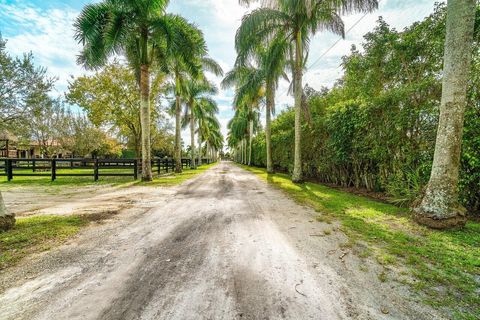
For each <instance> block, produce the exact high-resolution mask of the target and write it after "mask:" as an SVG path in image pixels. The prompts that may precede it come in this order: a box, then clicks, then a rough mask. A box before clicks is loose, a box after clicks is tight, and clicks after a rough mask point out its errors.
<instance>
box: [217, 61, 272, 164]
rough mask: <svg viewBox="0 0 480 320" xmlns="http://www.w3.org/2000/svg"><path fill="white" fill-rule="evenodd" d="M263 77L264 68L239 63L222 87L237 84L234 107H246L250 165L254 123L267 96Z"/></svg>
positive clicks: (249, 161) (248, 162)
mask: <svg viewBox="0 0 480 320" xmlns="http://www.w3.org/2000/svg"><path fill="white" fill-rule="evenodd" d="M262 77H263V74H262V70H260V69H257V68H255V67H253V66H251V65H248V66H244V65H241V63H237V64H236V66H235V67H234V68H233V70H231V71H230V72H228V73H227V75H226V76H225V78H224V79H223V81H222V87H224V88H228V87H232V86H235V97H234V100H233V105H234V109H245V110H246V112H247V113H246V114H247V118H248V132H249V134H248V136H249V151H248V161H247V164H248V165H250V164H251V159H252V142H253V134H254V129H255V128H256V127H255V125H254V123H255V122H257V123H258V112H257V110H258V109H259V108H260V105H261V103H262V100H263V97H264V96H265V88H264V86H263V82H262Z"/></svg>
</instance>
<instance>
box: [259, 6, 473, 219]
mask: <svg viewBox="0 0 480 320" xmlns="http://www.w3.org/2000/svg"><path fill="white" fill-rule="evenodd" d="M479 12H480V9H479ZM444 38H445V6H444V5H442V4H439V5H437V7H436V9H435V12H434V13H433V14H432V15H431V16H429V17H427V18H426V19H425V20H424V21H422V22H418V23H415V24H413V25H412V26H410V27H408V28H406V29H405V30H404V31H402V32H398V31H396V30H394V29H391V28H390V27H389V26H388V25H387V24H386V23H385V22H384V21H383V20H382V19H380V20H379V22H378V24H377V27H376V28H375V29H374V31H372V32H371V33H368V34H367V35H366V36H365V43H364V45H363V47H364V51H363V52H362V53H360V51H358V50H357V49H356V48H355V47H353V48H352V51H351V54H350V55H349V56H347V57H344V58H343V67H344V70H345V73H344V76H343V78H342V79H341V80H339V81H338V82H337V83H336V85H335V86H334V87H333V88H332V89H330V90H322V91H321V92H312V90H311V89H309V90H310V92H309V94H308V96H309V98H308V104H309V107H310V114H311V124H304V125H303V127H302V131H303V132H302V136H303V137H304V140H303V142H302V143H303V145H302V158H303V170H304V172H305V174H306V175H307V177H310V178H313V179H317V180H319V181H322V182H326V183H334V184H338V185H341V186H345V187H357V188H366V189H368V190H373V191H384V192H386V193H388V194H389V195H391V196H392V198H394V200H395V201H397V202H398V203H401V204H410V203H411V202H412V201H414V200H415V199H416V198H417V197H418V196H419V194H420V193H421V192H422V190H423V188H424V186H425V185H426V183H427V182H428V179H429V174H430V169H431V162H432V159H433V151H434V145H435V137H436V130H437V123H438V106H439V104H440V97H441V71H442V61H443V44H444ZM473 61H474V62H473V64H472V77H471V82H470V87H469V90H468V107H467V114H466V122H465V131H464V138H463V153H462V168H461V182H460V196H461V199H462V200H463V204H464V205H465V206H466V207H467V208H468V209H469V210H470V211H472V212H476V211H479V210H480V153H479V152H478V150H480V139H479V137H480V103H479V101H480V99H479V96H480V77H479V74H480V63H479V61H480V51H479V49H478V46H475V54H474V60H473ZM380 62H381V63H380ZM305 91H308V90H305ZM293 127H294V114H293V111H292V110H287V111H285V112H283V113H281V114H280V115H279V116H278V117H277V119H275V121H274V122H273V124H272V142H273V159H274V164H275V166H276V167H277V168H278V169H280V170H286V171H287V170H288V171H292V165H293V145H294V129H293ZM263 144H264V137H263V135H259V136H258V137H257V138H256V140H255V142H254V146H255V147H254V154H255V156H254V159H255V164H256V165H261V166H263V165H264V163H265V156H264V154H265V151H264V149H263V148H262V147H261V146H263Z"/></svg>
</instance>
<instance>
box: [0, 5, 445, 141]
mask: <svg viewBox="0 0 480 320" xmlns="http://www.w3.org/2000/svg"><path fill="white" fill-rule="evenodd" d="M90 2H93V0H0V32H1V33H2V36H3V38H5V39H7V40H8V43H7V50H8V51H9V52H10V53H11V54H12V55H21V54H22V53H23V52H29V51H31V52H33V54H34V56H35V62H36V64H38V65H41V66H44V67H47V68H48V72H49V73H50V74H51V75H52V76H55V77H57V78H58V81H57V85H56V92H55V94H57V95H63V92H64V91H65V90H66V87H67V81H68V80H69V79H70V77H71V76H78V75H81V74H82V73H84V70H82V68H81V67H80V66H78V65H76V63H75V59H76V55H77V54H78V52H79V51H80V47H79V45H78V44H77V43H76V42H75V40H74V39H73V27H72V24H73V21H74V20H75V19H76V17H77V16H78V14H79V13H80V11H81V9H82V7H83V6H84V5H85V4H87V3H90ZM435 2H437V0H380V8H379V10H377V11H375V12H374V13H371V14H368V15H366V16H364V15H363V14H357V15H350V16H346V17H344V20H345V25H346V29H347V30H348V29H350V28H351V31H350V32H349V33H348V34H347V36H346V39H345V40H341V41H339V42H338V43H337V44H336V45H335V46H333V47H332V45H333V44H335V43H336V42H337V41H338V40H339V38H338V36H335V35H332V34H328V33H324V34H319V35H316V36H315V38H314V39H313V41H312V43H311V46H310V55H309V62H308V63H307V65H308V66H309V70H308V72H307V73H306V75H305V83H308V84H309V85H310V86H311V87H313V88H315V89H318V88H320V87H321V86H331V85H332V84H333V83H334V81H335V80H336V79H337V78H339V77H340V76H341V74H342V69H341V68H340V67H339V64H340V61H341V57H342V56H344V55H346V54H348V52H349V50H350V47H351V46H352V45H353V44H355V45H357V46H360V45H361V43H362V40H363V35H364V34H365V33H367V32H369V31H371V30H372V29H373V28H374V27H375V23H376V21H377V19H378V17H379V16H382V17H383V18H384V19H385V21H386V22H387V23H389V24H390V25H391V26H393V27H395V28H396V29H398V30H401V29H403V28H404V27H406V26H408V25H410V24H411V23H413V22H415V21H418V20H421V19H422V18H423V17H425V16H427V15H429V14H430V13H431V12H433V7H434V3H435ZM249 10H251V8H250V9H249V8H246V7H242V6H240V5H238V0H171V1H170V6H169V10H168V11H169V12H173V13H178V14H181V15H183V16H184V17H186V18H187V19H189V20H190V21H193V22H195V23H196V24H197V25H198V26H199V27H200V28H201V29H202V30H203V32H204V34H205V38H206V41H207V44H208V48H209V51H210V55H211V56H212V57H213V58H215V59H216V60H217V61H218V62H219V63H220V64H221V65H222V67H223V68H224V69H225V70H226V71H228V70H229V69H230V68H231V67H232V65H233V62H234V60H235V50H234V35H235V31H236V30H237V28H238V27H239V25H240V22H241V18H242V16H243V15H244V14H245V13H246V12H248V11H249ZM352 27H353V28H352ZM327 50H328V52H327ZM212 80H214V81H215V82H216V83H219V82H220V80H221V79H214V78H212ZM287 86H288V84H287V83H283V84H281V86H280V88H279V90H278V94H277V103H278V104H279V106H278V107H277V110H281V109H282V107H284V106H285V105H287V104H290V103H291V101H292V98H291V97H289V96H288V94H287V92H286V88H287ZM216 99H217V102H218V104H219V108H220V114H219V119H220V122H221V123H222V127H223V132H224V134H226V124H227V122H228V120H229V119H230V118H231V117H232V115H233V112H232V106H231V100H232V92H231V91H221V92H220V93H219V95H218V96H217V97H216ZM183 136H184V137H185V142H186V144H188V141H189V139H188V138H187V136H188V135H187V134H186V132H185V133H184V135H183Z"/></svg>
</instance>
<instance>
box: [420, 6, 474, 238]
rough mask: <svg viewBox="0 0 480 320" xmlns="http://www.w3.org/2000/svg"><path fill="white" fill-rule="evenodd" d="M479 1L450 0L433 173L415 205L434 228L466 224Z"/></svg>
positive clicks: (424, 222) (424, 220) (421, 219)
mask: <svg viewBox="0 0 480 320" xmlns="http://www.w3.org/2000/svg"><path fill="white" fill-rule="evenodd" d="M475 8H476V1H475V0H466V1H462V0H449V1H448V5H447V22H446V24H447V29H446V40H445V58H444V67H443V74H444V75H443V85H442V100H441V106H440V119H439V124H438V132H437V141H436V144H435V154H434V158H433V165H432V173H431V176H430V181H429V183H428V185H427V189H426V191H425V195H424V197H423V199H422V200H421V203H420V205H419V206H417V207H416V208H415V214H416V215H415V217H416V219H417V221H418V222H420V223H422V224H426V225H427V226H430V227H433V228H442V229H443V228H449V227H457V226H464V225H465V223H466V217H465V208H464V207H463V206H461V204H460V203H459V201H458V180H459V167H460V157H461V145H462V134H463V124H464V115H465V107H466V104H467V94H466V93H467V87H468V81H469V71H470V63H471V55H472V44H473V34H474V25H475V13H476V10H475Z"/></svg>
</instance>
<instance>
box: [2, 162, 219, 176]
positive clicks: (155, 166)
mask: <svg viewBox="0 0 480 320" xmlns="http://www.w3.org/2000/svg"><path fill="white" fill-rule="evenodd" d="M141 162H142V161H141V160H140V159H57V158H54V159H21V158H2V159H0V176H6V177H7V180H8V181H11V180H12V179H13V178H14V176H17V177H42V176H45V177H51V179H52V181H55V180H56V179H57V177H93V178H94V180H95V181H98V180H99V178H100V177H133V178H134V179H135V180H137V179H138V176H139V175H140V174H141V172H142V166H141ZM195 162H196V164H197V165H198V159H196V160H195ZM211 162H212V161H211V160H210V159H202V163H204V164H209V163H211ZM190 165H191V160H190V159H182V168H188V167H190ZM75 169H78V170H77V171H80V172H68V171H69V170H72V171H73V170H75ZM83 170H86V172H81V171H83ZM87 170H88V171H89V172H87ZM174 170H175V160H173V159H152V171H153V172H154V173H157V174H158V175H161V174H162V173H169V172H173V171H174ZM59 171H60V172H59Z"/></svg>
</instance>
